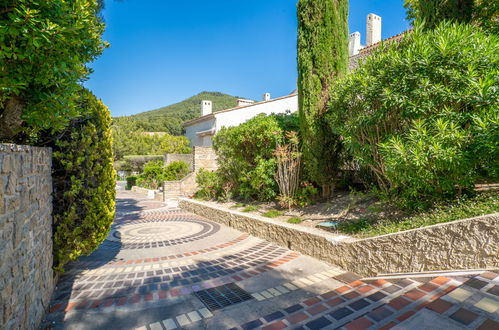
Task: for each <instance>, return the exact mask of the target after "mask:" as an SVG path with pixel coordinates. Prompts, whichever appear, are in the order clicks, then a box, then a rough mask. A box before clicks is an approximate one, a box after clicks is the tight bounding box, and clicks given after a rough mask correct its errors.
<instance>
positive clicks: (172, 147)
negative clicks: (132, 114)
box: [113, 119, 191, 160]
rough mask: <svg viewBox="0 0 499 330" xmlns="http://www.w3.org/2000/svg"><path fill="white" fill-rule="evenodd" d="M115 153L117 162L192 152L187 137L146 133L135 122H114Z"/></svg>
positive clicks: (128, 120)
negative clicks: (143, 156)
mask: <svg viewBox="0 0 499 330" xmlns="http://www.w3.org/2000/svg"><path fill="white" fill-rule="evenodd" d="M113 141H114V143H113V151H114V156H115V159H116V160H121V159H123V158H126V157H127V156H132V155H164V154H187V153H190V152H191V148H190V147H189V140H188V139H187V138H186V137H185V136H173V135H170V134H168V133H164V132H158V133H155V134H149V133H147V132H144V131H143V130H142V129H141V128H140V127H139V126H138V125H137V124H136V123H135V122H134V121H133V120H130V119H126V120H125V119H121V120H119V121H116V119H115V120H114V121H113Z"/></svg>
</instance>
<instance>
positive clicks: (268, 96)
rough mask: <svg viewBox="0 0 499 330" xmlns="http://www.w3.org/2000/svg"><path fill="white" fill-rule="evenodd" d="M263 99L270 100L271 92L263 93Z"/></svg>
mask: <svg viewBox="0 0 499 330" xmlns="http://www.w3.org/2000/svg"><path fill="white" fill-rule="evenodd" d="M263 100H264V101H270V93H265V94H263Z"/></svg>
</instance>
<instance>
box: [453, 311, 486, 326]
mask: <svg viewBox="0 0 499 330" xmlns="http://www.w3.org/2000/svg"><path fill="white" fill-rule="evenodd" d="M478 316H479V315H478V314H475V313H473V312H471V311H469V310H467V309H464V308H460V309H459V310H458V311H457V312H455V313H454V314H452V315H451V316H450V318H451V319H453V320H456V321H458V322H459V323H462V324H464V325H469V324H470V323H471V322H473V321H475V320H476V318H477V317H478Z"/></svg>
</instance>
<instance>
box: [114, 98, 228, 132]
mask: <svg viewBox="0 0 499 330" xmlns="http://www.w3.org/2000/svg"><path fill="white" fill-rule="evenodd" d="M237 99H238V97H236V96H231V95H227V94H224V93H220V92H201V93H199V94H197V95H194V96H192V97H190V98H188V99H186V100H184V101H181V102H179V103H175V104H172V105H169V106H166V107H163V108H160V109H157V110H151V111H147V112H142V113H139V114H136V115H132V116H125V117H117V118H114V119H113V121H114V125H117V126H119V125H120V124H124V123H127V124H132V125H133V126H134V127H136V129H137V130H139V131H145V132H167V133H169V134H172V135H182V132H183V126H182V124H183V123H184V122H186V121H189V120H192V119H194V118H197V117H199V116H200V111H201V108H200V107H201V105H200V103H201V101H202V100H210V101H212V102H213V111H214V112H216V111H220V110H224V109H228V108H233V107H235V106H236V105H237Z"/></svg>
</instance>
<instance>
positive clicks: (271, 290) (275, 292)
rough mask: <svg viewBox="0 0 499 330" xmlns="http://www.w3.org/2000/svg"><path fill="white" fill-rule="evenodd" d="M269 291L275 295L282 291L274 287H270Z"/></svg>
mask: <svg viewBox="0 0 499 330" xmlns="http://www.w3.org/2000/svg"><path fill="white" fill-rule="evenodd" d="M267 291H268V292H270V293H271V294H273V295H274V296H276V297H277V296H280V295H281V294H282V293H281V292H279V291H278V290H276V289H274V288H270V289H267Z"/></svg>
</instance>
